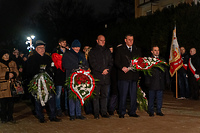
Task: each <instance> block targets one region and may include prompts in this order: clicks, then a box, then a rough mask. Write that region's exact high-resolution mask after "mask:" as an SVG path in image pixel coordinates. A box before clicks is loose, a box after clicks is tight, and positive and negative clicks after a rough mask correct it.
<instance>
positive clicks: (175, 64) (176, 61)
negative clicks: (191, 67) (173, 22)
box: [169, 27, 183, 77]
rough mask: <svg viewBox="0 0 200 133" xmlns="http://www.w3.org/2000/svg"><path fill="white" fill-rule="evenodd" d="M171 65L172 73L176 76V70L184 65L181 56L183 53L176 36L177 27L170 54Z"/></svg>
mask: <svg viewBox="0 0 200 133" xmlns="http://www.w3.org/2000/svg"><path fill="white" fill-rule="evenodd" d="M169 65H170V70H169V72H170V75H171V77H173V76H174V74H175V72H176V71H177V70H178V69H180V68H181V67H182V66H183V60H182V58H181V53H180V49H179V45H178V41H177V38H176V27H174V30H173V36H172V44H171V49H170V55H169Z"/></svg>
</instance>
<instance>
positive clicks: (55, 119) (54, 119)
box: [50, 117, 61, 122]
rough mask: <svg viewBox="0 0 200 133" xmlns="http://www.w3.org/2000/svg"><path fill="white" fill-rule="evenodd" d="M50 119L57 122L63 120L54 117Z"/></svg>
mask: <svg viewBox="0 0 200 133" xmlns="http://www.w3.org/2000/svg"><path fill="white" fill-rule="evenodd" d="M50 121H55V122H60V121H61V119H58V118H56V117H55V118H53V119H50Z"/></svg>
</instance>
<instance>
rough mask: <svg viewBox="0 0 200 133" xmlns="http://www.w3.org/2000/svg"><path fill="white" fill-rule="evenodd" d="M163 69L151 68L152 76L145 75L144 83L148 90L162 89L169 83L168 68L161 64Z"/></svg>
mask: <svg viewBox="0 0 200 133" xmlns="http://www.w3.org/2000/svg"><path fill="white" fill-rule="evenodd" d="M163 67H164V69H165V71H164V72H163V71H162V70H161V69H160V68H157V67H154V68H152V76H150V75H146V76H145V84H146V86H147V88H148V89H149V90H164V89H165V87H166V86H167V87H168V86H169V84H170V77H169V70H168V68H167V66H165V65H163Z"/></svg>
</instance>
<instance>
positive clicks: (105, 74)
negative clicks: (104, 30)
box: [89, 35, 113, 119]
mask: <svg viewBox="0 0 200 133" xmlns="http://www.w3.org/2000/svg"><path fill="white" fill-rule="evenodd" d="M96 41H97V45H96V47H95V48H93V49H92V50H91V51H90V53H89V63H90V66H91V70H92V74H93V76H94V78H95V79H99V80H100V81H99V82H98V83H97V85H96V87H95V89H94V93H95V97H94V99H93V106H94V118H95V119H99V108H100V106H99V102H100V105H101V115H102V117H104V118H109V115H108V114H107V97H108V88H109V84H110V70H111V68H112V66H113V60H112V55H111V52H110V50H109V49H108V48H106V47H105V37H104V36H103V35H99V36H98V37H97V40H96ZM99 100H100V101H99Z"/></svg>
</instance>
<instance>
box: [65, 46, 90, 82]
mask: <svg viewBox="0 0 200 133" xmlns="http://www.w3.org/2000/svg"><path fill="white" fill-rule="evenodd" d="M77 55H78V54H76V53H74V51H73V50H72V49H71V50H69V51H67V52H65V54H64V55H63V58H62V65H63V68H65V71H66V79H68V77H69V76H70V74H72V73H73V70H75V69H78V68H79V65H80V59H79V58H81V59H82V63H81V64H82V66H84V67H85V69H88V63H87V61H86V59H85V55H84V54H83V53H82V52H79V56H80V57H78V56H77Z"/></svg>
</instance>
